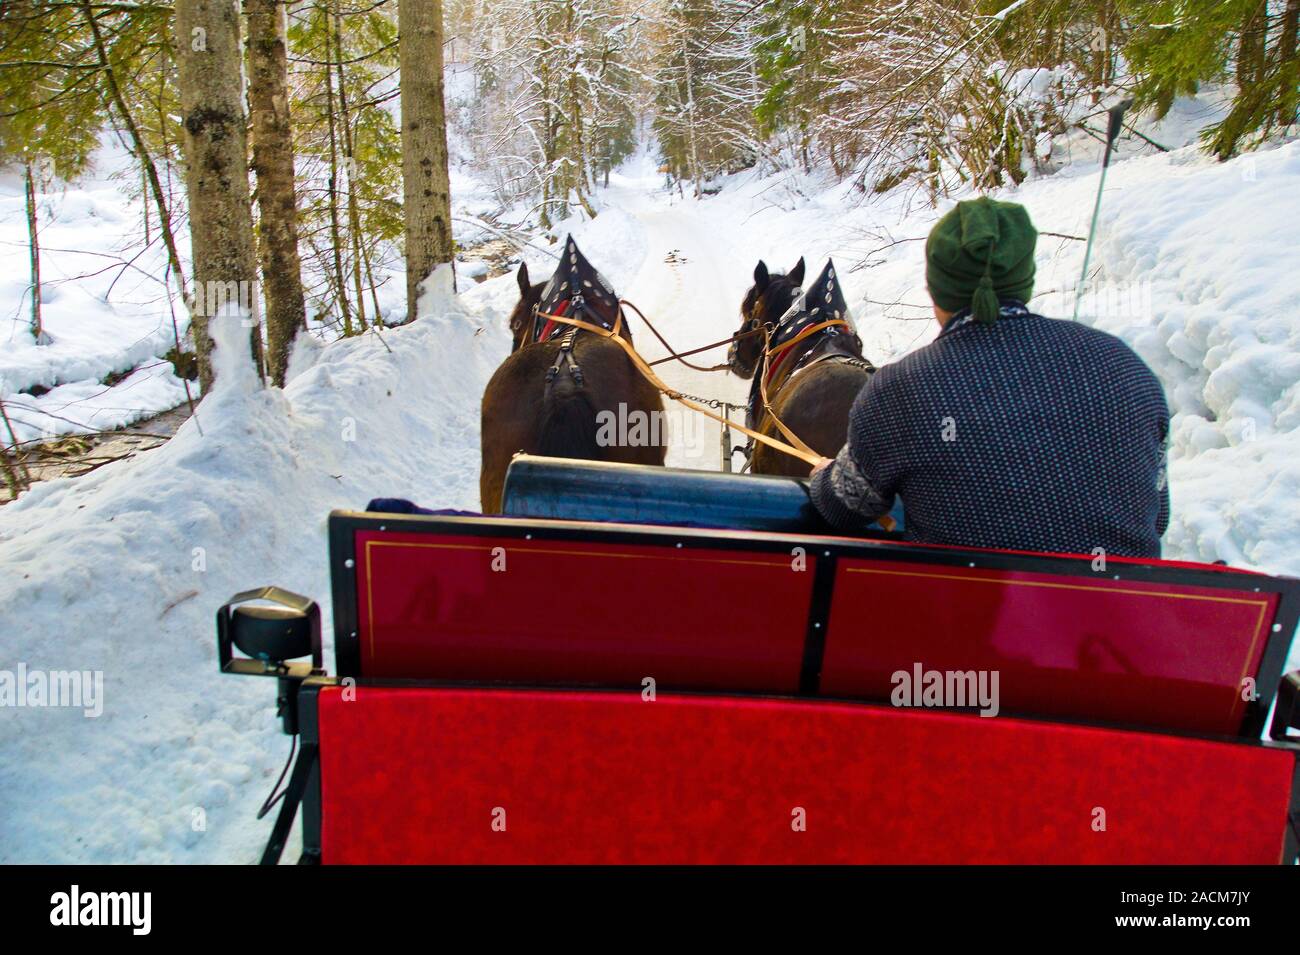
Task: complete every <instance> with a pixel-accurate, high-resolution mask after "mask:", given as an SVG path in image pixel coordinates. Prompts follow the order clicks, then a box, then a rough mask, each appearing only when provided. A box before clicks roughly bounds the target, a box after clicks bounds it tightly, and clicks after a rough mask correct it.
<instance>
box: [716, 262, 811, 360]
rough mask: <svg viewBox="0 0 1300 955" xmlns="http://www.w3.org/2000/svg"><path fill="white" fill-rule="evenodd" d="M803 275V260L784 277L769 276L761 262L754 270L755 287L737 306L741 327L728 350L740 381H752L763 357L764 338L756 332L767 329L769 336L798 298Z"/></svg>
mask: <svg viewBox="0 0 1300 955" xmlns="http://www.w3.org/2000/svg"><path fill="white" fill-rule="evenodd" d="M803 275H804V262H803V259H800V260H799V262H798V264H797V265H795V267H794V268H792V269H791V270H790V271H789V272H787V273H785V274H784V275H782V274H781V273H780V272H778V273H776V274H775V275H770V274H768V271H767V264H766V263H764V262H763V261H762V260H760V261H759V263H758V265H757V266H756V267H755V268H754V284H753V286H751V287H750V289H749V291H748V292H746V293H745V301H744V302H742V303H741V305H740V319H741V321H740V328H739V330H738V331H737V332H736V336H737V337H736V340H735V341H733V342H732V343H731V347H730V348H729V349H728V350H727V364H728V365H729V366H730V367H731V370H732V372H734V373H735V374H737V375H739V376H740V377H741V378H753V377H754V371H755V369H757V368H758V361H759V359H760V358H762V357H763V335H762V334H760V333H759V332H758V331H757V330H758V329H761V328H763V327H765V326H766V328H767V330H768V332H769V333H770V332H771V331H773V330H774V329H775V328H776V323H777V322H778V321H780V319H781V316H782V315H784V314H785V313H786V311H787V310H788V309H789V308H790V306H791V305H792V304H793V303H794V300H795V298H797V297H798V295H799V288H800V286H801V285H802V284H803ZM742 335H743V336H744V337H743V338H742V337H740V336H742Z"/></svg>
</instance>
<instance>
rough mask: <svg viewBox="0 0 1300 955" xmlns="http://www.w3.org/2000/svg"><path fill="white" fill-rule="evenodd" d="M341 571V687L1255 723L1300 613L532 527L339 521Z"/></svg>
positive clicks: (789, 542) (832, 549) (336, 562)
mask: <svg viewBox="0 0 1300 955" xmlns="http://www.w3.org/2000/svg"><path fill="white" fill-rule="evenodd" d="M331 567H332V573H333V577H334V619H335V652H336V661H337V672H338V674H339V675H340V676H351V677H374V678H378V677H392V678H411V679H423V680H437V681H441V682H448V683H451V682H458V683H474V684H488V683H513V684H522V685H532V686H565V687H574V686H598V687H620V688H626V687H640V686H642V684H643V681H644V680H645V679H646V678H651V679H653V680H654V681H655V684H656V686H657V688H659V689H660V690H670V691H671V690H692V691H720V692H752V693H772V694H801V695H807V696H814V695H820V696H829V697H844V698H851V699H867V700H889V699H890V696H891V693H892V691H893V689H894V682H893V675H894V674H895V673H897V672H899V671H904V672H912V671H913V670H914V668H915V667H916V666H917V665H919V666H920V667H922V668H923V670H925V671H959V672H963V673H978V672H979V671H984V672H986V673H990V674H991V673H996V674H997V676H998V693H999V709H1000V711H1001V712H1004V713H1020V714H1022V715H1023V714H1028V715H1041V716H1048V717H1056V718H1070V719H1088V720H1098V721H1103V722H1109V723H1116V724H1121V725H1133V726H1148V727H1164V728H1171V729H1178V730H1185V731H1191V732H1199V733H1220V734H1229V735H1246V736H1258V734H1259V732H1260V730H1261V728H1262V725H1263V719H1264V715H1265V714H1266V713H1267V711H1268V707H1269V704H1270V702H1271V698H1272V694H1273V692H1274V691H1275V690H1276V687H1277V683H1278V680H1279V679H1280V676H1281V670H1282V666H1283V663H1284V661H1285V659H1286V654H1287V648H1288V647H1289V645H1290V640H1291V635H1292V633H1293V631H1294V629H1295V623H1296V606H1297V604H1298V603H1300V593H1298V592H1297V582H1296V581H1294V580H1288V579H1276V578H1271V577H1267V576H1264V575H1261V574H1249V573H1242V572H1234V571H1230V570H1228V569H1227V568H1212V567H1205V566H1198V565H1188V564H1177V563H1172V562H1161V561H1125V560H1121V559H1111V560H1110V561H1108V569H1107V571H1106V572H1104V573H1099V572H1095V571H1094V570H1093V569H1092V564H1091V561H1090V560H1089V559H1087V558H1079V557H1069V556H1060V555H1034V554H1017V553H1007V552H995V551H975V550H959V549H955V548H927V547H917V546H909V545H903V544H897V543H883V542H879V541H869V540H849V539H845V538H831V537H810V536H792V535H772V534H756V533H744V532H727V531H704V530H690V529H684V528H669V527H655V526H645V527H636V526H630V525H609V524H581V523H577V522H563V521H526V520H517V519H488V518H480V519H467V518H423V517H422V518H411V517H397V516H378V515H350V514H341V513H336V514H334V515H332V516H331ZM1248 681H1253V684H1252V685H1247V684H1248ZM1252 690H1253V691H1254V692H1256V693H1257V694H1258V698H1257V699H1255V700H1254V701H1248V700H1247V697H1248V696H1249V695H1250V693H1251V692H1252ZM949 705H951V704H949Z"/></svg>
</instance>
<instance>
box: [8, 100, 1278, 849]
mask: <svg viewBox="0 0 1300 955" xmlns="http://www.w3.org/2000/svg"><path fill="white" fill-rule="evenodd" d="M1175 118H1177V114H1176V116H1175ZM1164 132H1165V133H1166V134H1167V135H1169V136H1171V137H1174V136H1178V137H1179V138H1178V141H1179V142H1181V141H1183V140H1184V139H1185V138H1186V137H1182V136H1180V135H1179V134H1177V133H1176V132H1175V131H1174V130H1173V128H1172V126H1171V127H1169V128H1167V129H1166V130H1164ZM1151 135H1152V136H1154V137H1155V138H1157V139H1160V136H1158V135H1157V131H1152V132H1151ZM1162 141H1164V140H1162ZM1173 144H1174V143H1170V145H1173ZM655 165H656V164H655V161H654V159H653V158H652V157H651V156H649V155H648V154H646V153H642V154H639V155H638V156H637V157H635V158H634V159H633V160H631V161H630V162H629V163H628V164H627V165H626V166H625V167H624V168H623V169H622V170H620V172H619V173H617V174H616V175H614V176H612V177H611V184H610V188H609V189H608V190H604V191H602V192H601V193H600V194H599V195H598V196H597V201H598V203H599V204H600V206H601V210H602V211H601V214H600V215H599V216H598V217H597V218H596V219H595V220H593V221H590V222H582V223H572V224H571V225H572V228H573V232H574V235H575V237H576V238H577V241H578V242H579V244H580V245H581V246H582V248H583V250H584V251H585V252H586V254H587V256H588V257H589V258H590V259H591V260H592V261H593V263H594V264H595V265H596V266H597V267H598V268H599V269H601V271H602V272H604V274H605V275H606V276H607V277H608V278H609V279H610V280H611V281H612V282H613V284H614V286H615V288H617V289H618V290H619V291H620V292H621V293H622V294H624V295H626V296H627V297H628V298H630V299H631V300H632V301H634V302H635V303H636V304H637V305H639V306H640V307H641V308H642V309H643V310H645V311H646V312H647V314H648V315H650V316H651V318H652V319H653V320H655V321H656V324H657V325H658V326H659V328H660V330H661V331H662V332H663V333H664V334H665V335H666V336H668V338H669V340H670V341H671V342H672V343H673V344H674V345H676V346H677V347H679V348H687V347H692V346H694V345H696V344H700V343H704V342H708V341H714V340H717V339H720V338H722V337H724V336H726V335H728V334H730V333H731V332H732V331H734V330H735V327H736V325H737V324H738V321H739V304H740V301H741V298H742V296H743V294H744V292H745V289H746V288H747V287H748V285H749V284H750V281H751V275H752V272H753V269H754V265H755V263H756V262H757V261H758V259H759V258H763V259H765V260H766V261H767V263H768V264H769V265H770V266H772V267H774V268H779V269H786V268H789V267H790V266H791V265H792V264H793V263H794V262H795V261H796V260H797V259H798V258H799V257H800V256H805V257H806V258H807V261H808V267H809V270H810V274H811V273H815V272H816V271H817V270H818V269H819V268H820V267H821V265H822V263H823V261H824V260H825V258H826V257H827V256H828V255H831V256H834V257H835V260H836V261H837V263H839V264H840V266H841V275H843V276H844V277H845V284H846V286H847V289H846V291H847V293H848V296H849V301H850V305H851V306H852V308H853V310H854V313H855V316H856V319H857V322H858V325H859V330H860V332H861V334H862V336H863V338H864V340H865V342H866V351H867V354H868V356H869V357H870V358H872V359H873V360H874V361H876V362H877V363H881V362H885V361H889V360H891V359H894V358H897V357H898V356H900V355H902V354H904V353H905V352H907V351H908V350H910V349H912V348H915V347H917V346H919V345H921V344H924V343H925V342H927V341H929V340H930V339H931V338H932V337H933V335H934V333H935V331H936V330H937V328H936V326H935V325H934V323H933V322H932V321H931V320H930V318H929V310H928V304H927V300H926V297H925V292H924V287H923V281H922V277H923V268H922V243H921V242H920V241H916V240H918V239H919V238H921V237H923V236H924V235H925V234H926V232H927V231H928V229H929V228H930V226H931V225H932V223H933V222H934V220H935V219H936V218H937V217H938V216H939V215H941V214H942V213H943V212H944V211H945V210H946V207H942V208H939V209H932V208H929V207H928V206H925V205H924V204H923V203H920V202H919V201H918V200H917V198H916V197H915V196H914V195H912V194H910V193H909V192H908V191H907V190H896V191H895V192H894V193H890V194H888V195H885V196H883V197H879V198H878V199H877V200H876V201H874V202H872V203H870V204H867V205H862V204H859V203H858V202H857V201H856V197H854V196H853V195H852V194H851V192H850V190H849V189H848V187H846V186H844V185H842V184H838V183H834V182H831V181H829V180H824V179H819V178H817V177H805V176H794V175H790V174H781V175H773V176H767V177H761V176H759V175H758V174H757V173H756V172H754V171H750V172H747V173H741V174H738V175H736V176H733V177H731V178H730V179H729V180H728V181H727V182H725V183H724V188H723V190H722V192H721V193H720V194H718V195H717V196H713V197H710V198H707V199H705V200H703V201H699V202H696V201H694V200H691V199H689V198H688V199H685V200H682V199H679V198H677V197H676V194H675V193H673V194H670V193H667V192H665V191H664V190H663V188H662V186H663V182H662V177H661V176H660V175H659V174H657V173H656V172H655ZM1097 177H1098V166H1097V162H1096V155H1095V151H1094V152H1092V153H1090V152H1088V151H1087V150H1084V149H1080V152H1079V154H1078V155H1076V156H1075V157H1074V162H1073V163H1072V164H1071V165H1068V166H1067V167H1066V168H1065V169H1063V170H1062V171H1061V172H1060V173H1058V174H1057V175H1055V176H1052V177H1048V178H1044V179H1039V180H1034V181H1031V182H1029V183H1027V184H1026V185H1025V186H1024V187H1022V188H1021V189H1018V190H1014V191H1007V192H1006V193H1004V194H1002V196H1001V197H1002V198H1015V199H1016V200H1018V201H1021V202H1024V203H1025V204H1026V205H1027V206H1028V208H1029V210H1030V212H1031V214H1032V215H1033V218H1034V220H1035V222H1036V224H1037V225H1038V226H1039V228H1040V230H1043V231H1045V232H1055V233H1059V234H1061V235H1063V236H1084V235H1086V234H1087V228H1088V218H1089V216H1090V214H1091V211H1092V203H1093V198H1094V196H1095V193H1096V188H1097ZM898 240H905V241H898ZM1297 247H1300V143H1290V144H1287V145H1283V146H1280V147H1276V148H1273V149H1269V150H1265V151H1261V152H1259V153H1256V154H1253V155H1250V156H1246V157H1243V158H1242V159H1238V160H1234V161H1233V162H1229V163H1226V164H1217V163H1214V162H1213V161H1211V160H1209V159H1207V158H1205V157H1203V156H1202V155H1200V154H1199V153H1197V152H1196V151H1195V149H1194V148H1179V149H1176V150H1174V151H1173V152H1170V153H1166V154H1159V155H1144V156H1140V157H1134V158H1124V159H1123V160H1122V161H1120V162H1118V163H1116V164H1114V165H1113V166H1112V168H1111V171H1110V174H1109V178H1108V180H1107V193H1106V201H1105V205H1104V207H1103V212H1102V220H1101V224H1100V227H1099V232H1098V244H1097V247H1096V248H1095V250H1094V256H1093V271H1094V273H1095V282H1094V285H1093V286H1092V287H1091V288H1090V289H1089V293H1090V294H1089V295H1088V296H1087V297H1086V299H1085V302H1084V307H1083V309H1082V310H1081V316H1080V317H1081V320H1084V321H1089V322H1093V323H1095V324H1097V325H1099V326H1100V327H1102V328H1105V329H1107V330H1109V331H1112V332H1114V333H1116V334H1119V335H1122V336H1123V337H1124V338H1125V339H1126V340H1128V341H1129V342H1130V343H1131V344H1132V345H1133V346H1134V347H1135V348H1136V349H1138V351H1139V352H1140V353H1141V354H1142V355H1143V356H1144V357H1145V358H1146V359H1147V361H1148V362H1149V363H1150V364H1151V365H1152V367H1153V368H1154V369H1155V370H1156V371H1157V372H1158V373H1159V375H1160V376H1161V378H1162V380H1163V381H1164V384H1165V387H1166V390H1167V392H1168V395H1169V399H1170V403H1171V406H1172V408H1173V409H1174V411H1175V412H1176V415H1175V419H1174V428H1173V432H1174V434H1173V449H1172V456H1173V463H1172V467H1171V480H1172V495H1173V505H1174V519H1173V523H1172V525H1171V528H1170V531H1169V534H1168V535H1167V538H1166V544H1167V546H1166V554H1167V556H1171V557H1187V558H1192V559H1198V560H1214V559H1218V558H1224V559H1227V560H1228V561H1230V562H1231V563H1233V564H1237V565H1239V566H1244V567H1252V568H1259V569H1263V570H1267V571H1271V572H1274V573H1288V574H1296V575H1300V341H1298V340H1297V339H1298V338H1300V318H1297V317H1296V315H1295V312H1294V311H1293V310H1292V309H1291V308H1290V307H1289V306H1290V304H1291V302H1292V301H1294V300H1296V299H1297V298H1298V297H1300V273H1298V272H1297V271H1296V270H1295V269H1292V268H1288V265H1289V263H1288V262H1287V259H1286V257H1287V255H1288V253H1291V252H1292V250H1294V249H1295V248H1297ZM873 250H876V251H873ZM1082 256H1083V243H1082V242H1080V241H1076V240H1075V239H1071V238H1058V237H1052V236H1046V235H1045V236H1043V238H1042V239H1041V242H1040V247H1039V263H1038V264H1039V280H1038V288H1039V290H1040V296H1039V297H1038V299H1036V302H1035V304H1036V305H1037V306H1038V307H1039V308H1040V310H1042V311H1044V312H1047V313H1049V314H1055V315H1068V314H1069V313H1070V311H1071V310H1072V308H1073V296H1072V291H1073V288H1074V285H1075V282H1076V279H1077V276H1078V273H1079V270H1080V268H1081V265H1082ZM864 259H866V260H868V261H869V262H871V263H873V264H872V265H870V266H868V267H863V268H859V269H856V270H850V267H851V266H853V265H854V264H855V263H857V262H860V261H863V260H864ZM528 264H529V267H530V270H531V271H532V274H533V276H534V278H540V277H541V276H543V275H545V274H547V273H549V271H550V269H551V268H552V267H553V259H551V258H549V257H548V255H547V254H546V253H545V252H544V251H541V250H538V251H533V252H530V253H529V255H528ZM435 281H436V280H435ZM464 284H467V285H468V284H469V283H464ZM514 298H515V285H514V279H513V277H511V276H503V277H501V278H497V279H491V280H488V281H487V282H484V283H483V284H481V285H477V286H470V287H469V288H468V290H466V291H464V292H463V293H462V294H461V295H460V296H459V297H458V298H455V299H452V298H451V297H450V296H449V295H448V294H446V292H445V290H444V291H441V292H440V291H437V290H433V291H431V292H430V293H429V295H428V296H426V299H425V301H424V302H423V303H422V307H421V317H420V318H419V319H418V320H417V321H416V322H415V323H413V324H411V325H409V326H405V327H402V328H396V329H391V330H388V331H385V332H383V333H382V337H381V336H380V335H378V334H370V335H366V336H363V337H360V338H355V339H350V340H346V341H340V342H335V343H333V344H329V345H326V346H323V347H309V348H304V349H302V351H301V353H300V354H298V355H296V356H295V362H294V365H293V371H294V376H293V378H292V380H291V381H290V382H289V383H288V385H287V386H286V387H285V388H284V389H283V390H278V389H261V388H259V387H257V386H256V384H255V382H254V381H253V380H252V377H251V371H250V370H249V369H248V368H247V367H244V366H243V365H241V363H240V362H239V361H238V360H237V359H236V358H235V357H234V355H235V354H236V353H237V349H235V348H231V347H229V346H226V347H221V346H222V345H223V343H224V342H226V341H228V339H229V336H230V334H231V331H232V330H230V329H227V330H226V331H225V333H224V334H223V335H222V337H221V340H220V341H219V343H218V344H219V349H218V351H219V355H220V358H219V360H220V361H221V362H222V372H223V373H222V374H221V375H220V377H219V379H218V385H217V387H216V388H215V389H214V391H213V393H212V394H210V395H209V396H207V397H206V398H205V399H204V401H203V402H202V404H201V405H200V407H199V412H198V415H197V417H196V418H195V419H192V420H190V421H189V422H187V423H186V424H185V425H184V427H183V428H182V429H181V431H180V432H179V433H178V434H177V436H176V437H175V438H174V439H173V440H172V441H171V442H169V443H168V444H166V445H165V446H163V447H161V448H159V449H157V450H154V451H149V452H145V453H143V454H141V455H139V456H138V457H136V458H135V459H133V460H130V461H125V462H120V463H117V464H113V465H109V466H106V467H104V468H101V469H99V470H98V471H96V472H94V473H92V474H90V475H88V476H86V477H84V478H79V479H61V480H56V481H51V482H47V483H45V484H41V485H39V486H37V487H36V488H35V489H33V490H32V491H30V492H28V493H27V494H26V495H24V496H23V497H22V498H21V499H20V500H19V501H17V502H16V503H14V504H11V505H8V506H6V507H3V508H0V615H2V617H3V632H2V634H0V640H2V641H3V642H2V643H0V647H2V649H3V656H2V657H0V669H13V668H14V667H15V666H16V665H17V664H18V663H19V662H21V663H24V664H25V665H26V666H27V667H28V668H29V669H41V670H68V669H77V670H92V671H95V670H98V671H102V672H103V674H104V697H103V714H102V715H101V716H98V717H96V718H87V717H85V716H83V715H82V711H81V710H73V709H48V708H47V709H17V710H10V711H6V712H4V713H3V715H2V716H0V861H11V862H12V861H93V862H107V861H142V862H149V861H178V862H179V861H189V862H211V861H252V860H254V859H255V858H256V856H257V852H258V850H259V849H260V846H261V844H262V842H263V841H264V840H265V837H266V834H267V832H268V831H269V825H270V820H269V819H268V820H264V821H262V822H260V823H259V822H256V821H255V820H254V815H255V812H256V808H257V806H258V804H259V803H260V801H261V800H262V798H263V797H264V796H265V795H266V793H267V792H268V791H269V789H270V787H271V785H272V783H273V782H274V781H275V777H276V775H277V774H278V772H279V769H280V766H281V763H282V761H283V758H284V756H285V754H286V753H287V747H288V740H287V738H285V737H283V736H282V735H280V733H279V726H278V722H277V720H276V718H275V716H274V712H273V707H272V693H271V692H270V687H269V685H262V682H261V681H249V680H235V679H230V678H227V677H222V676H220V675H219V674H218V673H217V668H216V662H215V646H214V637H213V626H212V622H213V612H214V610H215V609H216V608H217V607H218V606H219V605H220V604H221V603H222V602H223V601H224V600H226V599H227V598H228V597H229V596H230V595H231V594H233V593H234V592H236V591H238V590H242V589H246V588H248V587H251V586H256V585H258V584H263V583H272V582H274V583H277V584H280V585H282V586H285V587H287V588H289V589H291V590H295V591H298V592H300V593H306V594H312V595H315V596H316V597H318V598H319V599H322V600H324V601H325V603H326V604H328V599H327V598H328V593H329V588H328V574H327V569H326V541H325V533H324V529H325V519H326V515H327V514H328V512H329V510H330V509H331V508H334V507H357V506H361V505H363V504H364V503H365V502H366V500H367V499H369V498H370V497H374V496H399V497H408V498H411V499H414V500H416V501H419V502H422V503H426V504H433V505H438V506H452V507H465V508H474V507H476V506H477V471H478V401H479V397H480V395H481V392H482V387H483V385H484V384H485V382H486V380H487V378H488V377H489V375H490V374H491V372H492V370H493V369H494V368H495V367H496V365H497V364H498V363H499V362H500V361H501V360H502V359H503V358H504V356H505V355H506V353H507V352H508V349H509V342H508V339H507V337H506V334H505V329H504V318H505V315H506V313H507V312H508V310H509V308H510V307H511V305H512V304H513V302H514ZM7 300H8V299H6V301H7ZM631 321H632V323H633V326H632V327H633V331H634V334H635V335H636V338H637V343H638V345H639V346H640V347H642V349H643V350H644V351H645V353H646V354H647V356H648V357H651V358H654V357H658V356H659V355H660V354H662V350H661V349H659V348H658V346H657V345H656V344H655V343H654V341H653V337H652V336H651V335H649V334H648V332H647V331H645V330H644V329H643V328H642V327H639V326H638V325H637V324H636V319H635V318H633V319H631ZM698 360H699V361H700V362H702V363H713V362H717V361H720V360H721V349H719V351H718V352H717V353H713V354H708V355H703V356H700V357H699V359H698ZM660 368H661V370H662V371H663V374H664V377H665V378H666V379H668V380H669V381H670V382H671V383H673V384H674V385H676V386H678V387H681V388H683V389H684V390H687V391H692V392H695V393H699V394H704V395H709V396H716V397H727V398H730V399H731V400H740V399H741V398H742V396H743V395H744V393H745V385H744V384H743V383H741V382H739V381H737V380H735V379H732V378H728V377H727V376H725V375H723V374H715V375H703V374H700V373H696V372H691V371H689V370H685V369H682V368H681V366H678V365H674V364H669V365H664V366H660ZM673 423H674V427H675V430H674V440H675V446H674V448H673V450H672V453H671V457H670V461H671V462H672V463H676V464H679V465H684V466H693V467H710V468H712V467H717V463H718V450H717V448H718V443H717V431H716V430H715V429H712V428H709V427H706V426H705V424H703V423H701V422H698V421H695V420H693V419H686V418H681V417H678V418H675V419H673ZM323 609H324V610H325V611H326V613H327V614H328V606H325V607H323ZM325 623H326V633H327V634H328V633H329V621H328V619H327V620H326V621H325ZM327 659H329V654H328V649H327ZM1290 665H1291V666H1292V667H1295V666H1298V665H1300V654H1296V653H1293V655H1292V660H1291V664H1290ZM200 823H201V824H200Z"/></svg>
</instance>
